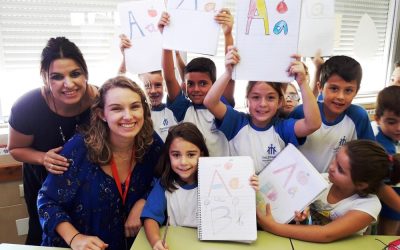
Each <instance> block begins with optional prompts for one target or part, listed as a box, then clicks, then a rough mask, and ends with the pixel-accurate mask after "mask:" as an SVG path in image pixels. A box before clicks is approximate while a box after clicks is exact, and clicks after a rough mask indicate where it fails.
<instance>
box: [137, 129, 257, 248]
mask: <svg viewBox="0 0 400 250" xmlns="http://www.w3.org/2000/svg"><path fill="white" fill-rule="evenodd" d="M208 155H209V153H208V149H207V146H206V144H205V141H204V137H203V135H202V134H201V133H200V131H199V130H198V129H197V127H196V126H195V125H194V124H192V123H189V122H184V123H181V124H179V125H176V126H175V127H172V128H171V129H170V131H169V133H168V136H167V139H166V141H165V145H164V149H163V153H162V155H161V158H160V161H159V163H158V165H157V171H158V173H159V175H160V179H159V180H158V181H157V182H156V184H155V186H154V188H153V190H152V191H151V193H150V195H149V197H148V199H147V202H146V205H145V207H144V209H143V212H142V215H141V218H142V219H143V220H144V229H145V232H146V236H147V239H148V241H149V243H150V245H151V246H152V248H153V249H155V250H165V249H168V246H167V245H164V244H163V243H162V241H161V239H160V230H159V229H160V228H159V225H162V224H163V222H164V221H165V212H167V214H168V216H169V222H170V224H171V225H173V226H187V227H197V162H198V159H199V157H200V156H208ZM250 184H251V185H252V186H253V187H254V189H258V178H257V176H252V177H251V178H250Z"/></svg>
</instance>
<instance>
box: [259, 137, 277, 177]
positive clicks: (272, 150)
mask: <svg viewBox="0 0 400 250" xmlns="http://www.w3.org/2000/svg"><path fill="white" fill-rule="evenodd" d="M277 153H278V150H276V146H275V145H274V144H272V143H271V144H270V145H269V146H268V147H267V153H266V154H264V155H263V156H262V162H263V166H262V169H264V168H265V167H266V166H268V165H269V164H270V163H271V161H272V160H273V159H274V158H275V156H276V154H277ZM260 171H261V170H260Z"/></svg>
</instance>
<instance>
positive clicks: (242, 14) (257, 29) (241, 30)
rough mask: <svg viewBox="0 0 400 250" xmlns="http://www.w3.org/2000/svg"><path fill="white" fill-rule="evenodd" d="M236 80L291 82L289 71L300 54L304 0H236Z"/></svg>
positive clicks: (234, 74)
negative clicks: (299, 40) (291, 63)
mask: <svg viewBox="0 0 400 250" xmlns="http://www.w3.org/2000/svg"><path fill="white" fill-rule="evenodd" d="M236 10H237V13H236V20H235V23H236V47H237V48H238V51H239V54H240V63H239V64H237V65H236V66H235V69H234V73H233V78H234V79H236V80H252V81H273V82H290V81H292V80H293V77H292V76H289V75H288V73H287V69H288V68H289V65H290V62H291V61H292V60H293V59H292V58H291V55H293V54H295V53H297V46H298V37H299V24H300V12H301V0H237V1H236Z"/></svg>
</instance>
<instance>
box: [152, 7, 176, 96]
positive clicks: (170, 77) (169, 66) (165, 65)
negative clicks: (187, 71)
mask: <svg viewBox="0 0 400 250" xmlns="http://www.w3.org/2000/svg"><path fill="white" fill-rule="evenodd" d="M167 25H169V14H168V13H167V12H163V13H162V15H161V18H160V21H159V22H158V28H159V30H160V32H161V33H162V32H163V30H164V27H165V26H167ZM161 65H162V69H163V72H164V80H165V83H166V85H167V93H168V98H169V99H170V101H174V100H175V98H176V97H177V96H178V95H179V94H180V93H181V86H180V85H179V82H178V80H177V79H176V76H175V70H174V58H173V55H172V51H171V50H166V49H163V51H162V59H161Z"/></svg>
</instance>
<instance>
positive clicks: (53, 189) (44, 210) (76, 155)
mask: <svg viewBox="0 0 400 250" xmlns="http://www.w3.org/2000/svg"><path fill="white" fill-rule="evenodd" d="M153 137H154V142H153V144H152V146H151V147H150V148H149V150H148V152H147V153H146V155H145V156H144V158H143V161H142V162H141V163H137V164H136V166H135V168H134V169H133V173H132V176H131V180H130V183H129V191H128V194H127V198H126V204H125V206H123V204H122V198H121V196H120V195H119V192H118V189H117V186H116V184H115V181H114V179H113V178H112V177H111V176H109V175H107V174H106V173H105V172H104V171H103V170H102V169H101V167H100V166H99V165H97V164H93V163H92V162H90V161H89V159H88V158H87V148H86V145H85V143H84V141H83V137H82V135H79V134H77V135H75V136H74V137H73V138H72V139H71V140H69V141H68V142H67V143H66V144H65V145H64V148H63V150H62V152H61V154H62V155H64V156H65V157H67V158H68V159H72V160H73V163H72V164H71V165H70V167H69V168H68V170H67V171H66V172H65V173H64V174H62V175H53V174H49V175H48V177H47V179H46V181H45V182H44V183H43V186H42V188H41V190H40V191H39V197H38V210H39V217H40V223H41V225H42V228H43V231H44V233H43V241H42V245H43V246H57V247H66V246H68V245H67V243H66V242H65V241H64V240H63V239H62V238H61V237H60V235H58V234H57V232H56V231H55V228H56V227H57V225H58V224H59V223H61V222H64V221H68V222H70V223H71V224H73V225H74V226H75V228H76V229H77V230H78V231H79V232H80V233H82V234H85V235H93V236H97V237H99V238H100V239H101V240H103V241H104V242H105V243H107V244H109V247H108V249H110V250H122V249H126V248H128V249H129V248H130V245H131V243H132V242H133V239H126V238H125V236H124V223H125V219H124V218H125V217H126V216H127V215H128V214H129V211H130V209H131V208H132V206H133V205H134V204H135V202H136V201H138V200H139V199H141V198H146V197H147V195H148V193H149V192H150V190H151V183H152V180H153V171H154V167H155V165H156V163H157V162H158V158H159V156H160V154H161V147H162V144H163V143H162V140H161V139H160V137H159V136H158V135H157V134H155V133H154V136H153Z"/></svg>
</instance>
